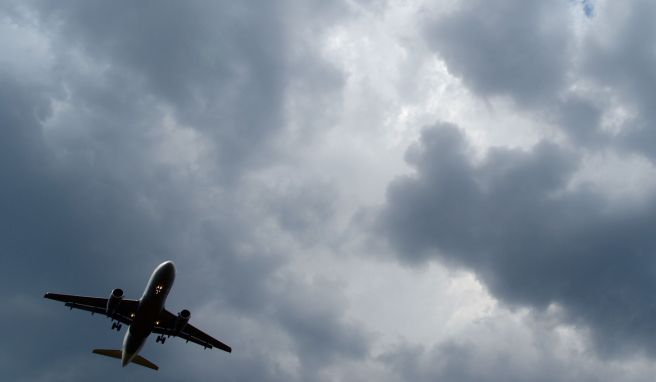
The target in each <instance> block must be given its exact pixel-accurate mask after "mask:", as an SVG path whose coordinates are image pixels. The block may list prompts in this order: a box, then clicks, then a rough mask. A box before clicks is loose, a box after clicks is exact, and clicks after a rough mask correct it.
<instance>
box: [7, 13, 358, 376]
mask: <svg viewBox="0 0 656 382" xmlns="http://www.w3.org/2000/svg"><path fill="white" fill-rule="evenodd" d="M208 6H209V7H210V8H208ZM267 7H269V5H265V4H257V5H249V4H238V5H235V4H228V3H221V4H214V5H209V4H206V3H200V2H199V3H194V4H186V5H185V6H181V5H179V4H175V3H167V4H164V3H157V4H156V6H155V4H154V3H153V4H150V5H148V4H141V5H137V6H136V7H132V6H130V7H127V6H117V5H116V4H112V5H108V4H100V3H90V2H80V3H69V4H65V5H62V6H61V7H59V6H58V7H54V6H53V5H52V4H50V3H39V2H35V3H29V4H20V5H19V4H8V5H5V7H3V8H4V14H3V19H2V20H3V22H6V23H11V24H13V25H16V26H17V27H18V28H25V29H26V30H30V29H31V28H34V24H35V23H36V24H38V26H39V31H40V33H41V37H42V38H43V39H44V40H45V41H46V43H47V44H48V47H49V49H50V50H49V54H51V55H52V56H51V57H50V59H51V60H52V61H51V62H50V63H48V64H47V65H46V66H47V70H48V73H47V75H45V76H41V75H38V76H33V77H30V78H28V77H27V76H21V75H19V74H20V73H19V72H18V71H16V70H15V69H14V68H10V67H8V66H7V67H3V68H2V69H3V70H2V71H0V82H1V83H2V86H0V124H1V125H2V129H0V155H1V156H2V157H1V159H2V160H1V161H0V162H1V163H0V179H1V180H2V185H3V187H2V188H0V206H1V207H2V211H3V213H2V216H1V217H0V227H1V228H2V232H3V234H2V236H0V252H1V253H2V265H3V266H2V271H1V272H2V276H3V277H2V285H3V288H2V296H3V300H4V301H6V302H7V304H8V305H6V306H5V309H7V311H10V312H13V314H12V315H11V318H8V317H6V319H3V320H2V325H3V326H4V327H6V328H7V327H11V328H12V331H13V332H14V333H17V334H19V333H20V334H21V335H15V336H14V335H12V336H10V338H9V339H8V340H6V341H5V342H4V344H3V346H2V347H1V348H2V350H1V353H2V354H6V353H9V352H10V351H11V357H12V359H15V360H16V362H14V363H12V364H11V365H7V367H5V368H3V372H2V375H3V377H5V378H9V379H12V380H20V379H21V378H22V379H23V380H34V379H42V380H60V379H67V380H70V379H73V380H88V379H94V380H108V379H114V377H113V375H114V372H115V371H116V370H118V369H116V365H115V364H114V363H111V362H104V361H106V360H104V359H96V358H95V357H93V356H89V355H88V354H87V350H88V349H90V347H91V346H96V345H98V346H103V345H102V343H103V342H104V343H106V344H115V346H118V344H119V343H120V338H119V337H118V336H116V335H115V333H112V332H110V331H109V330H107V329H106V328H108V326H107V323H106V322H104V321H103V320H102V319H98V318H96V319H95V320H89V318H88V317H86V315H84V314H83V313H80V312H73V313H68V312H67V311H66V310H65V309H63V308H62V307H61V306H58V305H56V304H53V303H49V302H47V301H44V300H43V299H42V297H41V296H42V295H43V292H45V291H46V290H52V291H59V292H64V293H79V294H88V295H103V294H105V293H109V290H110V289H111V288H114V287H121V288H123V289H124V290H126V292H127V293H128V295H129V296H135V297H136V296H138V295H139V294H140V292H141V289H142V288H143V284H144V283H145V282H146V278H147V276H148V272H150V271H152V268H153V267H154V266H155V265H156V264H158V263H159V262H160V261H163V260H165V259H173V260H175V261H176V262H178V268H179V270H180V272H181V273H182V274H181V275H180V277H179V279H183V280H186V282H185V283H180V285H176V289H175V292H174V296H172V298H171V306H170V308H171V309H176V308H177V309H181V308H183V307H188V308H191V310H192V312H194V311H196V308H199V307H203V306H210V307H212V309H211V310H210V312H215V310H216V311H218V312H221V317H219V318H215V319H214V320H213V321H211V320H210V322H211V326H210V327H209V328H208V331H210V332H212V333H213V334H215V335H216V336H217V337H219V338H222V339H224V340H225V341H226V342H228V343H230V344H231V345H233V346H234V348H235V350H236V351H235V354H233V355H230V356H225V355H223V354H219V353H216V352H214V353H213V354H212V356H213V357H214V358H213V360H214V361H210V360H207V362H206V363H205V364H204V365H202V367H200V368H198V369H197V370H188V371H184V370H183V369H184V368H180V369H179V370H175V369H173V368H172V370H170V372H169V373H168V374H166V375H165V376H161V375H152V374H142V371H141V370H136V369H135V370H132V371H130V372H131V373H135V374H134V375H135V377H136V376H138V377H139V378H140V379H142V380H149V379H153V378H157V379H158V380H161V378H164V379H165V380H166V379H168V380H180V379H181V378H184V379H188V378H189V377H191V378H203V376H205V377H209V376H216V372H217V371H216V370H215V368H214V363H215V362H220V363H221V365H222V367H223V369H222V370H221V373H222V374H221V375H223V376H227V377H228V379H231V380H241V379H243V378H253V379H258V380H295V379H298V378H300V377H299V376H305V377H307V378H312V376H314V375H316V374H317V373H319V372H320V370H321V369H322V368H324V367H326V366H327V365H329V364H331V363H332V362H334V360H336V359H339V358H340V357H342V356H349V357H350V356H352V355H358V356H360V357H363V356H364V355H365V354H366V351H367V350H366V349H367V348H368V341H369V339H368V338H367V336H366V335H363V334H361V330H360V328H359V326H358V325H356V324H353V323H351V322H349V321H347V320H346V319H345V318H344V312H345V310H344V309H345V308H344V306H343V303H341V302H338V303H334V304H331V305H325V304H323V303H324V302H325V301H326V299H324V301H319V300H314V299H312V298H307V297H306V298H305V301H304V303H302V304H299V303H296V302H294V301H295V299H296V296H298V295H299V294H300V293H302V292H303V291H305V292H306V293H310V292H309V291H311V292H312V293H314V294H321V293H327V292H326V291H325V290H324V288H327V287H328V286H323V285H318V286H314V287H313V286H312V285H307V284H306V282H304V281H297V280H296V277H295V276H285V277H282V276H279V275H278V273H277V272H278V270H279V269H280V267H281V266H282V265H284V264H285V263H286V262H287V261H289V257H288V256H287V255H286V254H285V253H284V251H283V250H282V248H284V244H283V243H280V242H277V241H276V240H275V236H274V234H269V235H268V236H267V237H266V239H262V238H260V237H258V235H259V234H261V232H262V231H266V230H268V229H273V230H274V231H273V232H274V233H275V232H276V231H275V229H276V228H269V227H268V226H266V224H265V222H266V219H265V218H263V214H264V213H267V211H272V210H279V209H280V208H281V207H280V206H277V205H276V203H279V202H280V203H287V204H288V203H289V202H288V201H283V200H282V199H280V198H266V197H264V195H263V196H259V194H256V197H255V198H256V201H257V202H259V203H262V204H264V205H265V207H261V206H260V205H258V204H257V203H255V205H250V204H249V203H250V202H252V201H253V199H252V198H250V197H249V196H248V195H251V194H253V193H252V192H249V190H248V187H251V186H249V185H248V184H247V183H242V182H240V177H241V176H243V175H244V174H245V173H247V172H248V171H250V170H253V169H254V168H257V167H258V166H261V165H263V164H266V163H267V161H269V160H272V159H273V158H275V156H276V154H275V150H274V149H273V148H272V147H273V146H272V145H271V140H272V139H273V137H275V136H276V134H279V133H280V132H281V131H282V127H283V121H284V118H285V114H284V111H285V109H284V105H285V101H286V91H287V89H286V86H287V82H288V81H287V78H288V77H289V73H288V69H287V68H288V64H289V63H288V62H287V60H288V58H287V55H286V54H285V53H284V52H287V51H289V48H288V46H287V44H288V43H290V41H292V40H291V39H290V37H293V33H290V32H289V30H287V28H288V26H287V25H284V24H283V23H282V20H281V19H280V18H279V17H276V15H277V14H280V12H282V11H283V9H281V8H279V7H277V6H274V5H270V9H267ZM127 9H129V12H128V11H126V10H127ZM304 47H306V48H307V46H305V45H304ZM312 54H313V53H312V52H311V51H305V53H304V56H303V60H306V61H312V60H317V61H318V60H319V59H318V58H312ZM26 59H28V58H26ZM326 70H330V69H329V68H328V69H326ZM321 73H323V71H322V70H317V71H315V73H314V74H307V75H306V76H305V78H306V79H307V80H308V83H312V82H313V81H315V80H316V82H317V83H320V82H322V81H324V78H322V77H321ZM331 73H332V76H333V78H336V77H335V76H337V74H336V72H334V71H333V72H331ZM37 74H42V73H37ZM315 77H316V78H315ZM337 84H338V86H339V81H337ZM167 118H170V119H172V122H171V123H174V124H177V126H175V127H171V128H166V127H165V126H164V125H165V124H166V123H168V122H167ZM167 129H168V130H167ZM189 131H191V132H192V133H191V135H190V133H189ZM170 134H182V135H184V136H185V137H189V136H192V137H196V138H194V139H196V140H197V141H198V142H199V143H203V144H205V145H207V147H206V149H205V151H201V150H199V152H201V153H203V155H205V156H203V155H200V156H199V157H198V158H196V159H194V160H191V159H188V158H186V157H185V156H184V155H185V154H184V148H183V149H182V152H176V150H177V149H176V148H175V147H173V148H169V147H167V146H166V144H167V139H172V140H175V139H176V138H177V136H175V137H173V138H171V137H170V136H169V135H170ZM194 134H195V135H194ZM190 142H191V143H188V144H193V143H194V142H195V141H194V140H193V139H192V140H191V141H190ZM163 145H164V147H163ZM192 149H195V148H194V147H192ZM162 150H169V151H166V152H165V154H166V155H171V156H173V158H174V159H173V160H169V159H168V158H167V160H162V158H161V154H160V153H161V151H162ZM178 157H180V159H179V161H176V159H175V158H178ZM185 161H189V162H188V163H187V162H185ZM217 195H219V197H217ZM283 228H284V227H283ZM271 238H273V239H274V240H271V241H267V239H271ZM185 272H186V273H187V274H192V275H194V276H195V277H187V278H185V277H184V276H183V274H184V273H185ZM118 284H120V285H118ZM330 287H331V291H332V292H333V293H334V292H335V291H334V290H333V288H332V286H330ZM207 290H213V291H214V290H216V291H220V293H212V294H208V293H206V291H207ZM181 304H185V305H184V306H182V305H181ZM187 304H191V306H189V305H187ZM234 317H239V319H237V320H235V319H234ZM14 318H16V321H14ZM194 319H195V320H196V322H197V323H198V322H205V323H206V324H207V321H203V319H204V318H203V315H196V314H195V315H194ZM205 320H207V318H205ZM307 320H311V322H306V321H307ZM218 321H220V322H218ZM233 321H236V323H235V322H233ZM249 322H250V323H253V322H254V323H256V324H255V326H256V327H258V328H260V327H270V328H272V330H274V331H276V332H278V333H280V334H279V336H277V337H270V338H269V337H265V336H262V337H261V338H256V337H250V336H249V333H248V329H247V328H248V327H249V324H248V323H249ZM301 324H305V325H304V326H302V325H301ZM231 326H232V329H233V333H241V336H231V335H230V333H229V332H228V331H227V330H226V329H225V328H226V327H231ZM78 329H79V330H78ZM100 337H102V338H100ZM92 338H93V340H92V341H90V339H92ZM96 340H98V341H99V342H100V343H99V344H96V343H95V341H96ZM171 346H176V345H175V344H173V345H171ZM254 346H255V347H256V348H255V349H253V347H254ZM80 349H84V350H83V356H84V358H83V359H79V357H82V356H80V355H79V354H80V351H81V350H80ZM147 349H148V350H147V351H148V352H149V354H152V355H153V358H157V359H158V361H159V363H161V364H162V365H166V364H171V365H172V364H173V362H172V360H173V358H178V361H180V360H183V359H187V360H190V362H192V363H193V361H192V359H193V357H195V356H194V354H197V350H198V349H196V348H195V347H193V346H188V347H186V348H185V347H180V348H178V349H176V351H175V352H173V351H168V352H167V351H165V350H162V348H160V347H156V346H154V343H149V344H148V345H147ZM278 354H286V356H287V357H299V359H300V360H301V361H302V363H301V364H300V365H299V368H300V374H296V373H290V371H289V370H286V369H284V368H281V367H280V366H279V365H277V362H278V361H277V358H276V357H277V356H278ZM220 357H227V358H226V359H225V360H223V359H222V360H220V361H216V359H217V358H218V359H221V358H220ZM37 360H38V361H37ZM227 360H229V361H232V362H228V361H227ZM35 362H38V367H35V366H34V365H35ZM70 363H73V364H84V363H90V364H92V365H93V367H76V368H74V369H71V368H64V367H62V366H61V365H65V364H70Z"/></svg>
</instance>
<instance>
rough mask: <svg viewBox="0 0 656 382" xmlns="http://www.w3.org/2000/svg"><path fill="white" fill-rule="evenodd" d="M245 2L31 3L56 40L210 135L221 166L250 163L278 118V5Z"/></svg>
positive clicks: (281, 36)
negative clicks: (122, 76) (123, 78)
mask: <svg viewBox="0 0 656 382" xmlns="http://www.w3.org/2000/svg"><path fill="white" fill-rule="evenodd" d="M252 7H253V5H252V4H248V3H243V2H240V3H231V2H210V3H208V2H202V1H200V2H185V3H177V2H164V3H162V2H143V3H139V4H134V3H130V2H123V3H105V2H95V1H80V2H70V3H66V4H53V3H50V2H43V3H38V7H36V10H37V11H38V13H39V18H40V20H41V21H42V22H43V23H44V24H45V27H46V28H48V30H49V31H52V32H55V33H57V35H58V37H59V39H60V40H59V43H60V44H62V45H64V44H65V45H66V46H72V47H75V48H79V49H80V50H81V51H82V52H84V54H86V55H87V56H88V57H90V58H92V60H93V61H92V62H91V64H92V65H98V66H100V67H103V66H107V70H108V71H110V72H118V73H121V75H124V76H126V77H129V78H130V79H131V81H133V82H135V83H138V84H142V86H143V89H142V94H140V96H141V97H148V96H150V97H152V96H154V97H157V98H158V100H160V101H162V102H163V103H164V105H166V106H169V107H170V108H172V110H173V111H174V113H175V118H176V119H178V121H179V122H180V123H182V124H184V125H187V126H190V127H192V128H194V129H198V130H200V131H202V132H203V133H205V134H206V136H208V137H212V139H213V140H214V141H215V143H216V144H217V145H218V148H219V149H218V161H219V163H221V164H222V165H223V164H224V163H226V162H227V165H225V166H222V167H221V168H222V170H224V171H226V172H229V171H231V170H232V171H234V170H235V168H236V165H237V164H239V163H242V162H243V163H248V162H249V161H253V160H255V161H257V160H258V158H257V157H258V155H259V154H261V151H262V150H265V149H266V145H265V142H266V140H267V139H268V138H270V137H271V136H272V134H274V133H275V132H276V131H277V130H278V129H279V128H280V126H281V123H282V120H283V118H284V116H283V115H282V111H283V108H282V105H283V104H284V100H285V97H284V94H285V93H284V89H285V83H286V77H287V76H288V72H287V70H286V66H287V64H288V62H286V60H287V59H286V56H285V54H282V53H283V52H285V51H286V50H287V46H286V41H287V40H286V34H287V33H288V31H287V30H286V26H285V25H284V24H283V23H282V20H281V18H280V16H281V15H280V13H281V12H282V10H281V9H279V7H277V6H275V5H274V4H272V3H257V6H256V7H257V8H258V11H257V12H253V11H252ZM117 90H118V89H117ZM133 101H138V100H133ZM262 159H263V158H259V160H262ZM229 175H236V174H234V173H231V174H229Z"/></svg>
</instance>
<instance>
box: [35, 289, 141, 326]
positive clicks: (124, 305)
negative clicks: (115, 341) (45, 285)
mask: <svg viewBox="0 0 656 382" xmlns="http://www.w3.org/2000/svg"><path fill="white" fill-rule="evenodd" d="M43 297H45V298H49V299H51V300H55V301H61V302H63V303H65V304H64V305H65V306H67V307H69V308H71V309H73V308H75V309H81V310H86V311H87V312H91V313H98V314H103V315H107V310H106V309H107V299H106V298H101V297H86V296H75V295H69V294H58V293H46V294H45V295H44V296H43ZM137 307H139V301H138V300H128V299H122V300H121V303H120V304H119V305H118V307H117V309H116V312H114V314H113V315H112V317H111V318H113V319H114V320H116V321H119V322H121V323H123V324H126V325H130V324H131V323H132V317H133V316H134V313H135V312H136V311H137Z"/></svg>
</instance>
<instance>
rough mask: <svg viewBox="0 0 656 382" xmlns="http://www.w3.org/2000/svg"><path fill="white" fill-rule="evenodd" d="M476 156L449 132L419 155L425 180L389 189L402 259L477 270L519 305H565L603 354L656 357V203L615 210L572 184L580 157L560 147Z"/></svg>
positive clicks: (389, 218)
mask: <svg viewBox="0 0 656 382" xmlns="http://www.w3.org/2000/svg"><path fill="white" fill-rule="evenodd" d="M469 158H470V154H469V153H468V143H467V140H466V139H465V137H464V136H463V134H462V132H461V131H460V130H459V129H457V128H456V127H454V126H451V125H438V126H435V127H433V128H430V129H427V130H425V131H424V133H423V134H422V138H421V141H420V144H419V145H418V146H416V147H414V148H413V149H412V150H410V151H409V153H408V160H409V162H410V163H411V164H412V165H413V166H414V167H415V169H416V175H414V176H407V177H404V178H400V179H398V180H396V181H395V182H394V183H393V184H392V185H391V186H390V188H389V190H388V196H387V204H386V207H385V209H384V210H383V211H382V215H381V217H380V224H381V227H382V229H383V232H384V234H386V235H387V236H388V237H389V238H390V241H391V243H392V244H393V245H394V246H395V247H396V248H397V249H398V253H399V257H400V258H401V259H402V260H404V261H408V262H411V263H418V262H423V261H426V260H427V259H431V258H434V257H436V258H439V259H442V260H444V261H446V262H447V263H451V264H454V265H456V266H463V267H466V268H468V269H472V270H473V271H475V272H476V273H477V275H478V276H479V277H480V278H481V280H482V281H483V282H484V283H485V284H486V285H487V287H488V288H489V289H490V291H491V292H492V293H493V294H494V295H495V296H496V297H497V298H499V299H501V300H502V301H505V302H507V303H510V304H516V305H526V306H531V307H534V308H536V309H545V308H547V307H548V306H549V305H550V304H557V305H560V306H562V307H564V308H565V309H566V311H567V314H568V319H569V320H571V322H575V323H581V324H583V325H587V326H589V327H590V328H591V329H592V333H593V337H594V341H595V343H596V345H597V349H598V350H600V351H601V352H602V353H604V354H613V355H618V354H625V352H630V351H634V350H636V349H647V350H649V352H651V353H652V354H653V353H654V351H656V348H654V346H653V343H654V341H653V337H652V333H653V322H654V317H655V314H656V309H655V308H656V305H654V303H653V301H652V298H651V296H652V295H653V294H654V292H655V289H656V284H654V282H653V280H654V265H655V264H654V262H655V261H656V260H655V258H654V256H653V254H654V251H655V250H656V242H655V241H654V239H653V235H651V234H650V228H649V227H651V226H652V225H653V224H654V221H655V220H656V201H655V200H654V199H653V198H649V201H648V202H646V205H644V206H642V207H641V208H621V207H615V208H613V206H612V204H610V203H609V202H608V201H607V200H606V199H605V198H604V196H603V195H602V194H601V193H600V192H598V191H595V190H594V189H592V188H590V187H581V188H578V189H574V190H571V189H568V187H567V186H568V182H569V181H570V180H571V178H572V176H573V174H574V173H575V170H576V169H577V168H578V166H579V164H580V159H579V158H578V156H577V155H576V154H575V153H574V152H571V151H568V150H567V149H564V148H562V147H559V146H557V145H555V144H553V143H548V142H542V143H539V144H537V145H536V146H534V147H533V148H531V149H530V150H527V151H523V150H513V149H505V148H493V149H491V150H490V151H489V152H488V153H487V155H486V157H485V160H484V161H483V162H482V163H480V164H474V163H473V162H472V160H471V159H469Z"/></svg>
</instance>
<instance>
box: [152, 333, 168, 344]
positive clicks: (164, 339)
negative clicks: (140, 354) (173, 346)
mask: <svg viewBox="0 0 656 382" xmlns="http://www.w3.org/2000/svg"><path fill="white" fill-rule="evenodd" d="M164 341H166V337H164V336H162V335H159V336H157V338H156V339H155V342H156V343H157V342H161V343H162V345H164Z"/></svg>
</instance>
